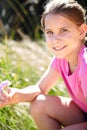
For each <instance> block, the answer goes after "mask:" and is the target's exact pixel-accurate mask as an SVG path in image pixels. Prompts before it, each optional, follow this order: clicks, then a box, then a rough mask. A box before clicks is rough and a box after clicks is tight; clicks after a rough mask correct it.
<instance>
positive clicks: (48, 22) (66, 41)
mask: <svg viewBox="0 0 87 130" xmlns="http://www.w3.org/2000/svg"><path fill="white" fill-rule="evenodd" d="M44 22H45V36H46V43H47V45H48V47H49V48H50V49H51V51H52V52H53V53H54V54H55V55H56V56H57V57H58V58H66V59H67V60H69V59H70V58H72V57H74V56H77V55H78V52H79V49H80V48H81V45H82V44H81V41H82V39H83V35H82V33H83V30H82V29H81V28H80V27H77V26H76V24H75V23H73V22H72V21H70V20H69V19H68V18H66V17H64V16H62V15H59V14H57V15H55V14H48V15H47V16H46V17H45V21H44Z"/></svg>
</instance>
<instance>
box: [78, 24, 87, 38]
mask: <svg viewBox="0 0 87 130" xmlns="http://www.w3.org/2000/svg"><path fill="white" fill-rule="evenodd" d="M79 30H80V39H83V38H85V36H86V33H87V25H86V24H85V23H84V24H82V25H81V26H80V28H79Z"/></svg>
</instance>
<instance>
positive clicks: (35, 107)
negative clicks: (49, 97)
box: [30, 94, 46, 117]
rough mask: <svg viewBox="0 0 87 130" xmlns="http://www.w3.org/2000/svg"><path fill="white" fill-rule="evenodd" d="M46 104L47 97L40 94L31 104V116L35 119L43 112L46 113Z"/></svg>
mask: <svg viewBox="0 0 87 130" xmlns="http://www.w3.org/2000/svg"><path fill="white" fill-rule="evenodd" d="M45 102H46V96H45V95H43V94H40V95H39V96H37V98H36V99H35V100H34V101H32V102H31V104H30V114H31V115H32V116H33V117H35V116H38V115H40V114H42V112H44V108H45Z"/></svg>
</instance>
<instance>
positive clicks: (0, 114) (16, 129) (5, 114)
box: [0, 38, 68, 130]
mask: <svg viewBox="0 0 87 130" xmlns="http://www.w3.org/2000/svg"><path fill="white" fill-rule="evenodd" d="M51 57H52V55H50V52H48V50H47V49H46V47H43V44H42V45H39V44H38V43H35V42H31V41H30V40H29V39H27V38H26V39H25V40H23V41H22V42H15V41H10V40H9V41H6V42H5V43H4V45H3V44H0V81H3V80H6V79H8V80H10V81H11V82H12V85H11V87H18V88H23V87H25V86H27V85H31V84H35V83H36V82H37V81H38V79H39V78H40V77H41V75H42V74H43V73H44V71H45V70H46V68H47V66H48V65H49V63H50V59H51ZM58 87H59V88H60V89H58ZM49 94H52V95H63V96H68V95H67V92H66V89H65V88H64V84H63V82H62V80H60V81H59V83H58V84H57V85H56V86H55V87H54V88H53V89H52V90H51V91H50V92H49ZM0 130H37V128H36V125H35V123H34V121H33V119H32V117H31V115H30V113H29V103H19V104H15V105H10V106H6V107H4V108H2V109H0Z"/></svg>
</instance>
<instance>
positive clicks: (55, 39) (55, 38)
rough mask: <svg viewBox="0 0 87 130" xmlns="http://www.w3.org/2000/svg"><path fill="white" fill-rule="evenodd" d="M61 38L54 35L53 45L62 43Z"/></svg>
mask: <svg viewBox="0 0 87 130" xmlns="http://www.w3.org/2000/svg"><path fill="white" fill-rule="evenodd" d="M60 40H61V39H60V36H59V34H54V35H53V37H52V42H53V43H58V42H59V41H60Z"/></svg>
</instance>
